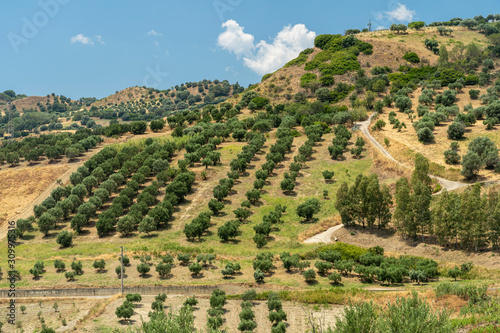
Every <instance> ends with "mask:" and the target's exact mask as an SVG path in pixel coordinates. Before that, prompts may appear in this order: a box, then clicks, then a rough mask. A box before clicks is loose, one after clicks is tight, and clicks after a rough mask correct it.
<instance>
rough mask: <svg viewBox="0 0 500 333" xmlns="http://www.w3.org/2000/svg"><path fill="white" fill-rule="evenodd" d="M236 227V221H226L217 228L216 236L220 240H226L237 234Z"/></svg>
mask: <svg viewBox="0 0 500 333" xmlns="http://www.w3.org/2000/svg"><path fill="white" fill-rule="evenodd" d="M238 228H239V222H238V221H228V222H226V223H225V224H224V225H222V226H220V227H219V229H217V236H219V238H220V239H221V241H223V242H227V241H228V240H229V239H230V238H235V237H236V236H238V233H239V231H238Z"/></svg>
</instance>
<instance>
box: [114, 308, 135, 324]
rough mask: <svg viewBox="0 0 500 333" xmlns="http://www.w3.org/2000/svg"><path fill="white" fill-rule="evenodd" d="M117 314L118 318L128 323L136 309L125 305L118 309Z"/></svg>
mask: <svg viewBox="0 0 500 333" xmlns="http://www.w3.org/2000/svg"><path fill="white" fill-rule="evenodd" d="M115 314H116V316H117V317H118V318H123V319H125V321H128V320H129V319H130V317H132V315H133V314H134V309H133V308H132V307H131V306H129V305H125V304H123V305H120V306H119V307H117V308H116V310H115Z"/></svg>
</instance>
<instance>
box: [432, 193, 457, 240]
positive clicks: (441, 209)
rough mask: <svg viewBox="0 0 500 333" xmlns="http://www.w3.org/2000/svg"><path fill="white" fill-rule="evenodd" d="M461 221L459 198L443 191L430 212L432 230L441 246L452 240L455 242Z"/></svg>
mask: <svg viewBox="0 0 500 333" xmlns="http://www.w3.org/2000/svg"><path fill="white" fill-rule="evenodd" d="M461 220H462V219H461V214H460V196H459V195H458V194H456V193H453V192H452V193H448V191H446V189H445V190H444V191H443V193H442V194H441V195H440V196H439V199H438V200H437V202H436V205H435V207H434V209H433V211H432V226H433V230H434V233H435V235H436V236H437V237H438V241H439V243H440V244H441V245H449V244H450V241H451V240H452V239H455V240H457V235H458V232H457V228H458V226H459V225H461Z"/></svg>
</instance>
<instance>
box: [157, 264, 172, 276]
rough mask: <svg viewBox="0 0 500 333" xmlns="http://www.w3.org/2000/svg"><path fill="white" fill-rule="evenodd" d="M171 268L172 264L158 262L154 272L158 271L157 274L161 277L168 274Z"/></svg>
mask: <svg viewBox="0 0 500 333" xmlns="http://www.w3.org/2000/svg"><path fill="white" fill-rule="evenodd" d="M171 270H172V266H171V265H170V264H166V263H159V264H158V265H156V272H158V275H160V278H162V279H164V278H166V277H167V276H168V275H169V274H170V271H171Z"/></svg>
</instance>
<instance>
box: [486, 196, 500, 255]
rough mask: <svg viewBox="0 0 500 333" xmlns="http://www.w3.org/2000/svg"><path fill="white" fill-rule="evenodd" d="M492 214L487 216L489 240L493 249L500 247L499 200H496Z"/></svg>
mask: <svg viewBox="0 0 500 333" xmlns="http://www.w3.org/2000/svg"><path fill="white" fill-rule="evenodd" d="M497 202H498V203H497V205H496V206H495V207H494V210H493V212H492V214H488V229H489V240H490V243H491V245H492V247H493V248H494V249H498V248H499V245H500V200H497Z"/></svg>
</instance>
